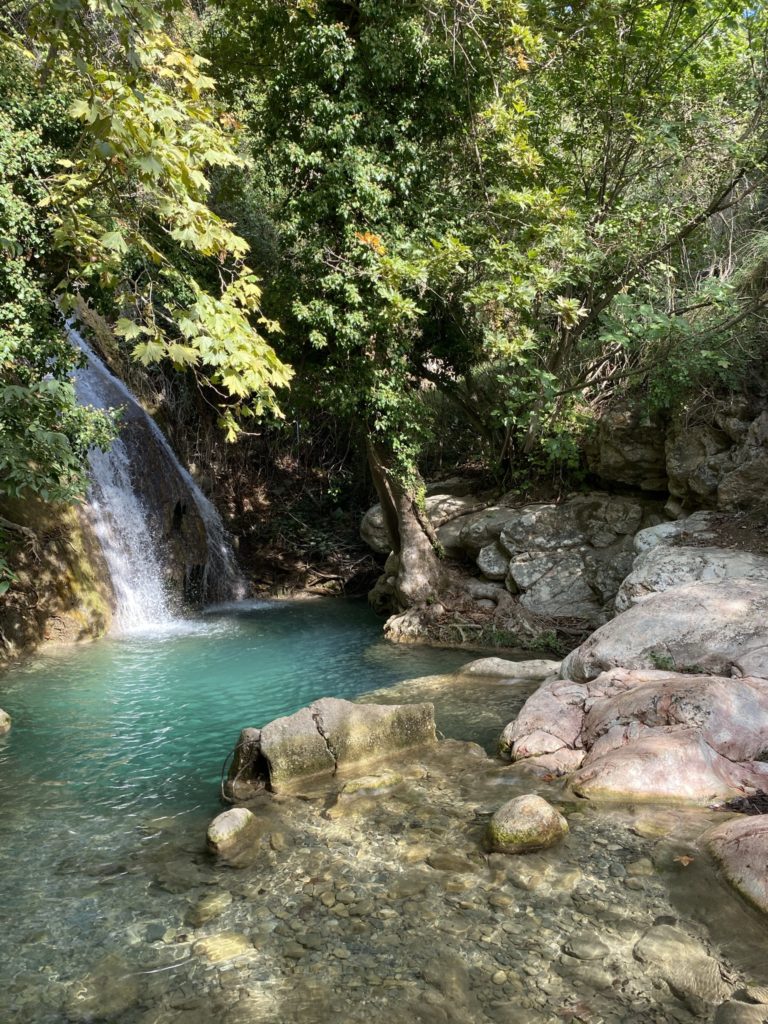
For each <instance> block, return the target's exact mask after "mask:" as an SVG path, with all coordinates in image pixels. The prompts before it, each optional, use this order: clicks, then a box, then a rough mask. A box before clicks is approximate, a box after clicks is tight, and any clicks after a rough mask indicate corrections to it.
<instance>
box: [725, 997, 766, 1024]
mask: <svg viewBox="0 0 768 1024" xmlns="http://www.w3.org/2000/svg"><path fill="white" fill-rule="evenodd" d="M767 1021H768V1007H766V1006H759V1005H757V1004H755V1003H742V1002H740V1001H738V1000H736V999H729V1000H728V1001H727V1002H725V1003H721V1004H720V1006H718V1008H717V1010H716V1011H715V1019H714V1024H766V1022H767Z"/></svg>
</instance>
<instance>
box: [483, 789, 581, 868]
mask: <svg viewBox="0 0 768 1024" xmlns="http://www.w3.org/2000/svg"><path fill="white" fill-rule="evenodd" d="M567 834H568V822H567V821H566V820H565V818H564V817H563V816H562V814H560V812H559V811H557V810H555V808H554V807H552V805H551V804H548V803H547V801H546V800H544V799H543V798H542V797H540V796H535V795H533V794H526V795H525V796H518V797H515V798H514V799H512V800H508V801H507V803H505V804H504V805H503V806H502V807H500V808H499V809H498V811H496V813H495V814H494V815H493V817H492V818H491V820H490V822H489V824H488V830H487V832H486V843H487V845H488V847H489V848H490V849H491V850H492V851H494V852H496V853H529V852H531V851H533V850H544V849H546V848H547V847H549V846H554V845H555V844H556V843H559V842H560V840H561V839H563V838H564V837H565V836H566V835H567Z"/></svg>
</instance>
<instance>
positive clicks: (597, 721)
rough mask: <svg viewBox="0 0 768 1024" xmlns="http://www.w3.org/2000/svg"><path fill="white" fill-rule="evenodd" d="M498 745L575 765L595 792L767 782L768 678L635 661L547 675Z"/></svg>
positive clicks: (730, 790)
mask: <svg viewBox="0 0 768 1024" xmlns="http://www.w3.org/2000/svg"><path fill="white" fill-rule="evenodd" d="M500 748H501V753H502V755H503V756H507V757H510V758H511V759H512V760H516V761H517V760H524V759H533V761H532V763H534V764H540V765H544V766H545V767H547V769H548V770H549V771H555V772H559V773H561V774H567V773H571V772H573V773H574V774H573V775H572V776H571V779H570V786H571V788H572V790H573V791H574V792H576V793H577V794H578V795H579V796H583V797H587V798H590V799H603V800H606V799H622V798H627V797H632V798H633V799H637V800H654V799H664V800H673V801H683V802H691V803H697V804H708V803H711V802H712V801H713V800H726V799H729V798H731V797H734V796H738V795H740V794H743V793H744V792H745V791H754V790H760V789H765V788H766V786H768V765H767V764H765V762H764V761H763V758H764V757H765V754H766V751H767V750H768V681H767V680H765V679H757V678H745V679H730V678H723V677H713V676H703V675H698V676H696V675H687V674H683V673H674V672H660V671H655V670H634V671H630V670H627V669H614V670H612V671H610V672H604V673H603V674H601V675H600V676H598V677H597V678H596V679H594V680H590V681H589V682H581V683H579V682H573V681H572V680H562V679H555V680H549V681H548V682H546V683H544V684H543V685H542V686H541V687H540V688H539V689H538V690H537V691H536V693H534V694H533V695H532V696H531V697H530V698H529V699H528V701H527V702H526V703H525V705H524V706H523V708H522V710H521V712H520V714H519V716H518V717H517V719H516V720H515V721H514V722H510V724H509V725H508V726H507V727H506V729H505V730H504V732H503V733H502V737H501V742H500Z"/></svg>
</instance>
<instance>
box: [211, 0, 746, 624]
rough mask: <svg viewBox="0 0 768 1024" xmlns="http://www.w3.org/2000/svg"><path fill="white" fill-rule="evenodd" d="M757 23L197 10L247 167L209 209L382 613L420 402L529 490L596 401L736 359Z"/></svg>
mask: <svg viewBox="0 0 768 1024" xmlns="http://www.w3.org/2000/svg"><path fill="white" fill-rule="evenodd" d="M764 29H765V26H764V15H763V12H762V11H760V10H746V11H745V10H744V9H743V8H742V7H740V5H739V4H737V3H730V2H726V3H721V2H719V0H718V2H708V0H702V2H698V3H692V2H685V0H679V2H678V0H672V2H671V3H670V2H664V3H661V2H656V0H640V2H634V0H633V2H631V3H630V2H626V0H584V2H581V3H577V4H558V3H554V4H553V3H544V2H542V3H537V2H532V3H530V4H528V5H523V4H519V3H515V2H511V0H434V2H428V0H409V2H406V3H402V4H387V3H380V2H377V0H360V2H342V0H336V2H331V0H292V2H287V0H286V2H279V0H237V2H235V0H220V2H219V3H218V12H217V13H216V15H215V16H214V17H213V19H212V21H211V23H210V24H209V32H208V38H209V52H210V55H211V57H212V59H213V62H214V66H215V67H216V69H217V74H218V75H219V76H220V77H221V78H222V82H223V85H224V87H225V89H226V90H227V94H228V99H229V101H230V103H231V104H232V106H233V109H235V110H236V111H237V113H238V116H240V117H242V119H243V120H244V122H245V124H246V129H247V133H248V135H249V136H250V140H251V141H250V150H251V155H252V159H253V163H254V169H253V173H252V176H251V180H250V182H249V183H248V184H247V185H246V186H245V188H243V187H242V178H241V177H240V175H238V176H237V178H236V186H235V187H233V181H232V180H230V181H229V182H225V183H224V184H223V186H222V188H221V190H220V198H221V199H222V201H223V202H224V204H225V206H226V208H228V209H232V210H233V211H236V213H235V215H236V216H237V218H238V220H240V219H242V220H243V221H244V222H245V221H247V220H248V219H249V216H250V218H251V231H252V232H253V238H254V249H255V250H257V257H256V258H257V260H259V261H260V262H259V266H260V267H263V271H264V276H265V277H266V278H267V279H268V281H269V287H268V292H267V301H268V302H270V304H272V305H273V306H274V309H275V310H276V312H275V315H277V316H278V317H279V319H280V320H281V322H282V323H283V325H284V327H285V330H286V335H287V344H288V346H289V348H290V350H291V352H292V356H291V358H292V360H293V361H294V363H296V364H297V365H301V367H302V376H303V377H306V378H308V379H309V380H310V381H311V382H312V398H311V400H312V401H313V402H317V403H320V404H321V405H323V406H324V407H325V408H331V409H334V410H336V411H340V412H342V413H346V415H348V417H349V418H350V420H351V421H353V422H356V423H357V424H358V426H359V428H360V431H361V434H362V435H363V436H364V437H365V444H366V447H367V451H368V456H369V462H370V466H371V472H372V476H373V479H374V481H375V483H376V487H377V491H378V493H379V497H380V499H381V502H382V506H383V509H384V513H385V517H386V521H387V524H388V529H389V533H390V536H391V539H392V545H393V550H394V551H395V552H396V553H397V554H398V555H399V556H400V565H399V571H398V585H397V597H398V600H399V602H400V604H401V605H403V606H407V605H410V604H414V603H415V604H418V603H423V602H427V601H429V600H431V599H432V598H433V597H434V596H435V595H436V594H437V592H438V591H439V588H440V578H441V562H440V558H439V554H440V552H439V545H438V544H437V543H436V539H435V537H434V534H433V533H432V532H431V530H430V527H429V523H428V521H427V520H426V517H425V515H424V513H423V504H422V497H423V491H422V487H421V481H420V477H419V474H418V471H417V469H416V465H417V459H418V455H419V452H420V450H421V448H422V446H423V445H424V443H425V440H426V439H428V437H429V430H430V423H429V417H428V404H429V403H426V402H425V401H424V398H425V395H428V394H432V395H444V396H446V398H447V399H448V400H449V401H451V402H452V403H454V404H455V406H456V408H457V409H459V410H460V418H459V420H458V421H457V422H458V423H460V424H461V426H462V428H463V429H464V430H467V431H468V432H469V433H471V434H474V436H475V437H477V439H478V445H479V446H482V447H483V448H484V451H483V453H482V454H483V456H484V457H486V458H490V459H491V460H494V459H495V460H498V461H499V462H500V463H502V464H503V466H505V467H507V468H509V467H512V468H514V469H515V470H516V471H517V472H518V473H521V472H522V473H526V472H531V471H535V470H536V467H537V466H539V467H540V466H541V465H542V463H543V462H545V461H546V460H547V459H552V460H561V461H562V460H566V461H567V460H569V459H574V458H575V457H576V454H577V451H578V448H577V445H578V440H579V435H580V432H581V431H582V430H583V428H584V425H585V424H587V423H588V422H589V420H590V418H591V416H592V410H593V408H594V407H595V405H599V404H600V403H605V402H606V401H609V400H614V399H616V398H617V397H620V396H621V395H622V394H631V393H633V389H634V393H635V394H636V393H638V392H639V393H640V396H641V400H642V401H643V402H645V403H646V404H647V403H651V404H652V403H656V405H657V406H662V407H664V406H666V407H669V406H671V405H672V404H674V403H675V402H677V401H680V400H682V399H684V398H685V394H686V389H690V388H691V387H695V386H697V385H698V384H699V383H700V381H701V380H702V379H711V378H713V377H715V376H717V375H718V374H720V375H722V376H725V375H727V373H728V372H729V370H731V368H732V367H733V364H734V363H735V362H737V361H738V357H739V354H740V353H739V348H738V347H736V346H733V345H732V344H731V343H730V342H729V341H728V335H727V333H726V332H727V331H729V330H730V331H733V329H734V328H735V327H736V326H737V325H739V324H740V323H743V321H745V320H747V319H748V318H749V317H751V316H753V315H754V314H755V313H757V312H759V310H760V308H762V305H763V303H764V296H763V295H762V292H761V291H758V292H757V293H755V291H754V288H752V289H750V287H747V286H745V278H748V277H749V273H748V272H747V271H746V270H745V267H746V265H747V264H748V263H749V262H750V260H751V262H752V269H753V270H754V264H755V262H757V264H758V265H759V263H760V260H759V259H757V261H755V260H754V259H753V258H752V255H750V254H754V253H755V252H757V251H759V245H755V242H756V241H757V240H759V238H760V237H761V236H760V228H759V223H758V224H757V225H755V224H754V223H751V222H750V223H749V224H747V223H746V222H745V218H744V217H743V214H742V211H743V210H745V209H748V208H749V206H750V204H751V203H754V197H755V195H756V194H757V192H758V191H759V190H760V189H761V188H762V163H761V161H762V158H763V150H764V129H765V110H764V91H763V76H764V64H765V58H764V50H763V46H764ZM255 208H257V211H258V212H256V209H255ZM740 218H741V219H740ZM722 224H725V225H726V232H728V233H730V236H731V238H732V239H733V238H736V239H737V242H736V249H739V248H741V249H742V250H743V252H744V259H741V258H737V259H735V260H733V261H732V268H731V271H730V272H729V273H727V274H726V273H724V272H721V271H722V266H721V258H720V257H721V254H722V236H723V231H722V229H721V230H719V231H718V226H721V225H722ZM257 239H259V240H260V243H261V248H259V243H258V242H257ZM731 251H732V252H733V246H731ZM713 268H718V269H717V271H714V270H713ZM734 268H736V269H737V270H738V272H736V270H734ZM741 348H742V350H746V349H748V346H747V345H743V346H741ZM489 381H490V386H489V384H488V382H489ZM481 383H482V384H483V386H482V387H481ZM432 389H436V390H432Z"/></svg>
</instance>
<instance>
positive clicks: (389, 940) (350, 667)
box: [0, 601, 768, 1024]
mask: <svg viewBox="0 0 768 1024" xmlns="http://www.w3.org/2000/svg"><path fill="white" fill-rule="evenodd" d="M471 657H472V655H469V654H468V653H467V652H462V651H450V650H435V649H429V648H417V647H407V646H405V647H403V646H400V647H397V646H393V645H390V644H388V643H386V642H385V641H383V640H382V639H381V638H380V622H379V620H377V619H376V618H375V617H374V616H372V614H371V613H370V612H369V610H368V609H367V608H366V607H365V606H364V605H360V604H355V603H347V602H339V601H302V602H246V603H241V604H239V605H232V606H228V607H220V608H219V609H215V610H212V611H211V612H210V613H209V614H208V615H206V616H203V617H200V618H198V619H195V620H190V621H184V622H179V623H175V624H171V625H168V626H166V627H165V628H164V629H162V630H160V631H156V632H151V633H146V634H136V635H132V636H124V637H115V638H110V639H106V640H103V641H99V642H97V643H94V644H90V645H88V646H83V647H80V648H75V649H73V648H69V649H61V650H57V651H48V652H46V653H45V654H41V655H39V656H36V657H32V658H29V659H28V660H26V661H25V662H24V663H23V664H22V665H20V666H16V667H14V668H13V669H12V670H11V671H9V672H7V673H6V674H5V675H4V676H3V677H2V678H0V706H2V707H4V708H6V710H8V711H9V712H10V713H11V715H12V716H13V720H14V725H13V729H12V731H11V733H10V734H9V735H8V737H6V738H5V739H4V740H0V879H1V883H0V885H1V888H0V920H1V921H2V922H3V927H2V928H0V1020H2V1021H6V1020H8V1021H13V1022H17V1021H18V1022H19V1024H64V1022H69V1021H73V1022H75V1021H90V1020H98V1021H105V1022H109V1024H213V1022H216V1024H261V1022H264V1024H283V1022H287V1021H291V1020H294V1019H302V1020H303V1021H305V1022H306V1024H315V1022H317V1024H320V1022H321V1021H322V1022H326V1021H327V1022H339V1024H344V1022H347V1021H348V1022H350V1024H352V1022H358V1021H359V1022H361V1024H362V1022H365V1024H377V1022H379V1021H381V1022H382V1024H384V1022H385V1021H386V1022H387V1024H406V1022H408V1024H410V1022H412V1021H413V1022H421V1024H433V1022H434V1024H451V1022H453V1024H472V1022H475V1021H476V1022H478V1024H483V1022H486V1021H496V1022H498V1024H550V1022H557V1021H562V1020H567V1021H584V1022H590V1024H600V1022H606V1024H607V1022H612V1024H623V1022H625V1021H639V1022H648V1024H651V1022H652V1024H662V1022H663V1024H666V1022H667V1021H670V1020H674V1021H680V1022H681V1024H685V1022H687V1021H694V1020H711V1018H712V1011H713V1007H714V1006H715V1005H716V1004H717V1003H718V1002H719V1001H721V1000H722V999H725V998H727V995H728V994H729V993H731V992H733V991H738V990H739V988H740V987H741V988H742V989H743V988H744V987H745V986H747V987H748V986H752V989H753V990H754V991H759V986H768V928H766V924H765V922H764V920H763V919H762V918H761V917H760V916H759V915H758V914H757V913H755V912H753V911H752V910H751V909H750V908H749V907H747V906H746V905H743V904H742V903H741V902H740V901H739V900H738V899H736V897H734V896H733V895H732V893H731V892H730V891H729V890H728V889H727V887H726V886H725V885H724V884H723V883H722V882H721V881H720V879H719V878H718V877H717V875H716V874H715V872H714V871H713V869H712V866H711V864H710V863H709V861H708V858H707V857H706V856H705V855H704V854H703V853H701V852H700V850H699V848H698V846H697V839H698V837H699V835H700V834H701V833H702V832H703V831H704V829H705V828H706V827H707V826H708V824H709V823H710V822H711V821H714V820H717V819H716V815H715V814H714V813H713V812H708V811H698V810H686V809H677V810H676V809H672V808H668V807H667V808H653V807H642V806H637V807H624V806H614V807H612V808H609V809H604V810H602V811H596V810H594V809H593V808H591V807H590V806H589V805H578V806H577V805H574V804H571V803H568V802H566V801H565V797H564V796H562V798H561V804H560V805H561V806H562V809H563V810H564V812H565V813H566V815H567V816H568V819H569V824H570V826H571V832H570V835H569V837H568V839H567V840H566V842H565V843H564V844H563V845H562V846H560V847H558V848H556V849H554V850H551V851H547V852H545V853H542V854H537V855H528V856H525V857H516V858H515V857H504V856H502V855H493V856H487V855H486V854H485V853H484V852H483V849H482V842H481V840H482V833H483V830H484V828H485V825H486V823H487V821H488V818H489V816H490V814H491V813H492V812H493V811H494V810H495V809H496V808H497V807H498V806H499V805H500V804H501V803H502V802H503V801H504V800H506V799H509V797H511V796H513V795H516V794H518V793H522V792H527V791H531V790H537V791H539V792H541V793H542V795H544V796H546V797H547V798H548V799H550V800H553V801H554V802H558V799H559V797H560V790H559V786H558V783H557V782H556V780H550V781H541V780H535V779H533V778H532V777H531V776H530V775H527V774H525V773H523V772H521V771H520V770H519V769H516V768H510V767H508V766H505V765H503V764H502V763H501V762H499V761H496V760H495V759H492V758H490V757H488V756H487V755H488V753H489V752H491V751H492V750H493V744H494V739H495V737H497V736H498V733H499V731H500V729H501V728H502V726H503V725H504V724H505V723H506V722H507V721H509V719H511V718H512V717H514V715H515V714H516V713H517V711H518V710H519V708H520V706H521V704H522V702H523V700H524V699H525V697H526V696H527V694H528V693H529V692H530V690H531V689H532V684H522V683H510V682H509V681H501V680H490V679H477V678H475V679H470V678H464V679H461V680H459V681H457V680H456V677H454V676H451V675H449V674H450V673H453V672H454V671H455V670H456V669H457V668H458V667H459V666H461V665H462V664H464V663H466V662H467V661H468V660H471ZM414 677H419V678H417V679H416V681H415V682H402V680H408V679H411V678H414ZM371 691H377V693H376V698H375V699H378V700H393V701H408V700H433V701H434V702H435V704H436V714H437V720H438V725H439V728H440V730H441V731H442V733H443V734H444V735H445V736H447V737H449V739H448V740H447V741H446V742H444V743H441V744H439V745H438V747H437V748H435V749H434V750H431V751H423V752H419V753H418V754H414V755H405V756H403V755H401V756H400V757H399V758H398V763H397V764H396V765H394V766H390V767H384V768H382V769H380V770H378V771H377V773H374V775H373V777H372V778H371V779H370V780H369V784H368V786H367V787H364V788H363V789H361V790H358V791H357V792H356V793H355V794H351V793H350V794H345V793H344V791H343V789H342V790H341V792H340V793H330V794H329V793H318V794H317V795H316V796H315V797H314V798H311V799H306V800H296V799H293V800H291V799H281V798H277V799H273V798H268V797H265V798H264V799H263V800H262V801H261V802H260V803H259V804H258V805H257V806H255V807H254V813H256V814H257V815H258V816H259V818H260V821H261V825H262V827H261V831H260V838H259V841H258V843H257V844H256V846H255V847H254V850H253V855H252V857H251V858H250V859H249V862H248V863H246V864H243V865H241V866H240V867H239V869H234V868H231V867H224V866H221V865H217V864H215V863H214V862H213V861H212V859H211V858H210V857H209V855H208V854H207V853H206V851H205V844H204V837H205V828H206V825H207V823H208V821H209V820H210V819H211V817H213V816H214V815H215V814H216V813H218V811H219V810H220V808H221V804H220V802H219V799H218V786H219V780H220V774H221V765H222V762H223V759H224V756H225V755H226V754H227V752H228V751H229V750H231V748H232V746H233V744H234V741H235V740H236V738H237V734H238V732H239V730H240V728H241V727H243V726H246V725H255V726H258V725H261V724H264V723H265V722H267V721H269V720H271V719H273V718H275V717H277V716H278V715H282V714H288V713H291V712H293V711H294V710H296V709H298V708H299V707H301V706H303V705H305V704H307V703H308V702H310V701H312V700H313V699H316V698H317V697H320V696H339V697H347V698H350V699H352V698H356V697H359V696H361V695H362V694H365V693H367V692H371ZM460 740H468V741H473V742H471V743H464V742H458V741H460ZM343 785H344V779H343V778H340V779H339V780H338V786H337V788H338V787H343ZM665 929H666V931H665ZM642 943H644V945H642ZM665 943H666V945H665ZM670 943H671V946H670ZM675 943H677V945H675ZM638 944H640V945H638ZM670 951H671V952H670ZM654 957H655V958H656V959H654ZM672 961H674V962H675V964H676V965H677V966H676V968H675V969H678V968H679V971H680V972H681V978H682V980H680V979H677V980H676V976H675V977H668V975H669V974H670V971H672V967H670V966H669V964H670V962H672ZM665 963H666V966H665ZM673 973H674V972H673ZM756 986H757V987H758V988H755V987H756ZM766 999H767V1001H768V996H767V997H766ZM745 1005H746V1004H745ZM763 1009H768V1007H763ZM755 1019H756V1020H757V1019H759V1017H756V1018H755Z"/></svg>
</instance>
